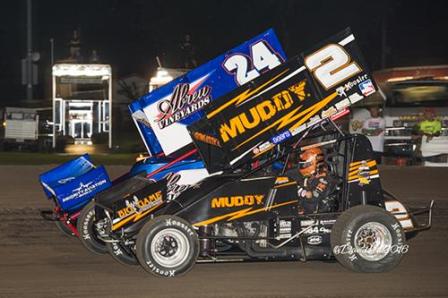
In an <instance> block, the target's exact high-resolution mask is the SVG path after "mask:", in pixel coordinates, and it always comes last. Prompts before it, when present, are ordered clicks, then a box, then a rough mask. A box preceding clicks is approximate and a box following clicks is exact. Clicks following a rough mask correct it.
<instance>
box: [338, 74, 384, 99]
mask: <svg viewBox="0 0 448 298" xmlns="http://www.w3.org/2000/svg"><path fill="white" fill-rule="evenodd" d="M367 78H368V75H367V74H364V75H362V76H358V77H357V78H356V79H354V80H353V81H350V82H348V83H346V84H345V85H342V86H340V87H338V88H336V92H337V93H338V95H339V96H341V97H346V96H347V94H346V92H348V91H350V90H351V89H352V88H353V87H355V86H358V85H359V84H360V83H361V82H363V81H365V80H367ZM369 81H370V80H369ZM361 92H362V91H361ZM374 92H375V91H374Z"/></svg>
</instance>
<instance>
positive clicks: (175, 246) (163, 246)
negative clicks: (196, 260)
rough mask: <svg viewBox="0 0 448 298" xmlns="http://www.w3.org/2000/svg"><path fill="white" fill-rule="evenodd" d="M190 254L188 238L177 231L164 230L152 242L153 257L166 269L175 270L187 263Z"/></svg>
mask: <svg viewBox="0 0 448 298" xmlns="http://www.w3.org/2000/svg"><path fill="white" fill-rule="evenodd" d="M189 252H190V244H189V242H188V238H187V236H185V234H184V233H182V232H181V231H179V230H177V229H172V228H170V229H164V230H162V231H160V232H158V233H157V234H156V235H155V236H154V238H153V239H152V241H151V256H152V257H153V259H154V261H155V262H157V264H159V265H160V266H163V267H165V268H174V267H177V266H179V265H181V264H183V263H184V262H185V260H186V259H187V258H188V254H189Z"/></svg>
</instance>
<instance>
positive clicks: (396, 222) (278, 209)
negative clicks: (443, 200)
mask: <svg viewBox="0 0 448 298" xmlns="http://www.w3.org/2000/svg"><path fill="white" fill-rule="evenodd" d="M310 146H320V147H322V148H325V152H326V156H327V159H326V162H327V163H328V165H329V166H330V169H331V173H332V175H334V176H335V177H338V181H339V182H338V187H337V188H336V190H335V191H334V193H332V194H331V195H329V196H328V198H326V199H325V200H322V201H320V202H319V204H318V210H317V211H316V212H313V213H310V214H299V198H298V195H297V182H296V181H295V179H293V178H291V177H293V175H291V171H294V169H289V170H288V169H287V167H284V168H283V170H281V171H279V172H276V173H275V172H272V171H271V170H270V169H271V164H272V163H273V162H274V161H278V157H277V158H276V159H272V160H269V161H266V162H265V163H264V164H263V165H262V166H260V167H258V168H257V169H255V170H253V171H250V172H249V173H247V172H242V173H231V174H229V173H227V174H220V175H214V176H210V177H207V178H205V179H204V180H202V181H200V182H199V183H198V184H196V185H195V186H194V187H192V188H189V189H188V190H186V191H185V192H183V193H182V194H180V195H179V196H178V197H177V198H176V199H174V200H171V201H167V200H166V199H165V193H166V182H165V181H163V180H162V181H159V182H157V183H153V184H151V185H149V186H146V187H141V188H140V189H139V190H137V191H136V192H134V193H133V194H132V199H129V196H128V197H127V198H125V199H119V198H118V196H110V197H99V198H97V199H96V200H95V202H96V208H97V209H96V213H97V215H98V218H99V221H98V222H97V223H96V228H97V229H98V234H99V235H100V237H104V238H103V240H104V241H106V242H109V243H112V245H115V246H117V247H119V249H118V250H115V252H117V251H118V253H119V254H121V255H123V256H126V259H127V260H128V262H127V263H128V264H138V263H139V264H140V265H141V266H142V267H143V268H144V269H145V270H146V271H148V272H150V273H153V274H155V275H157V276H163V277H170V276H177V275H182V274H184V273H186V272H187V271H188V270H190V269H191V268H192V267H193V265H194V264H195V263H196V262H224V261H233V262H235V261H247V260H265V261H266V260H300V261H307V260H330V259H333V258H336V259H337V260H338V261H339V262H340V263H341V264H342V265H343V266H344V267H346V268H349V269H351V270H354V271H358V272H383V271H388V270H391V269H393V268H394V267H395V266H397V265H398V263H399V262H400V260H401V258H402V257H403V255H404V253H405V252H406V251H407V249H408V247H407V244H406V240H407V239H410V238H412V237H413V236H415V235H416V234H417V233H418V232H420V231H423V230H426V229H429V228H430V227H431V211H432V207H433V202H431V204H430V206H429V207H428V208H422V209H418V210H410V209H407V208H405V207H404V206H403V204H402V203H400V202H399V201H398V200H397V199H396V198H395V197H394V196H393V195H391V194H390V193H388V192H386V191H384V190H383V189H382V188H381V182H380V179H379V172H378V168H377V165H376V162H375V160H374V159H373V158H372V149H371V145H370V142H369V141H368V140H367V139H366V138H365V137H364V136H361V135H339V137H337V138H333V139H332V140H330V141H325V142H318V143H314V144H310V145H307V146H306V147H301V148H300V147H297V149H292V150H289V152H288V153H287V154H286V156H291V155H295V154H297V153H298V152H299V151H300V150H303V149H304V148H309V147H310ZM284 156H285V155H283V157H284ZM268 169H269V170H268ZM423 213H429V216H428V219H427V222H426V223H425V224H418V223H417V221H416V218H415V217H416V215H419V214H423Z"/></svg>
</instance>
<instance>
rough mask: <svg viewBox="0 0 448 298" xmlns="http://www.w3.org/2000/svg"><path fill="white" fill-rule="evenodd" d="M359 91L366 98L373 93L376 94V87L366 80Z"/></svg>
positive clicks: (360, 85)
mask: <svg viewBox="0 0 448 298" xmlns="http://www.w3.org/2000/svg"><path fill="white" fill-rule="evenodd" d="M359 90H360V91H361V93H362V94H363V95H364V96H368V95H370V94H372V93H375V91H376V90H375V86H373V83H372V81H371V80H366V81H364V82H362V83H360V84H359Z"/></svg>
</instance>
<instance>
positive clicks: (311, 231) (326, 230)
mask: <svg viewBox="0 0 448 298" xmlns="http://www.w3.org/2000/svg"><path fill="white" fill-rule="evenodd" d="M330 233H331V229H329V228H326V227H322V226H320V227H313V228H311V229H309V230H306V231H305V232H303V234H305V235H312V234H330Z"/></svg>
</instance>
